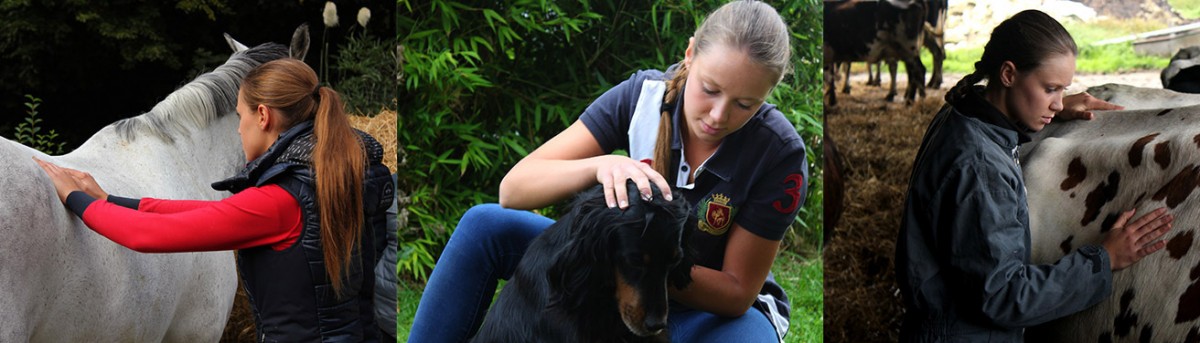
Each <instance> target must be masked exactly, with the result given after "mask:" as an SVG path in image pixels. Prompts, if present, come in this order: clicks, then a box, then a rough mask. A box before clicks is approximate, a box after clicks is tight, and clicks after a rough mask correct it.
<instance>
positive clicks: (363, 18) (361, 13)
mask: <svg viewBox="0 0 1200 343" xmlns="http://www.w3.org/2000/svg"><path fill="white" fill-rule="evenodd" d="M368 21H371V10H369V9H367V8H366V7H363V8H360V9H358V25H361V26H362V27H363V28H366V27H367V22H368Z"/></svg>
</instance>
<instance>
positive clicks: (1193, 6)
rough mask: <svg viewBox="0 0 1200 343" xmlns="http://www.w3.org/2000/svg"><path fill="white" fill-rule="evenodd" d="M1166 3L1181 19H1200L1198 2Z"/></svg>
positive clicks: (1173, 1)
mask: <svg viewBox="0 0 1200 343" xmlns="http://www.w3.org/2000/svg"><path fill="white" fill-rule="evenodd" d="M1167 3H1168V4H1170V5H1171V8H1172V9H1174V10H1175V11H1176V12H1179V15H1181V16H1183V19H1196V18H1200V0H1167Z"/></svg>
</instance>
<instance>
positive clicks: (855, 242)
mask: <svg viewBox="0 0 1200 343" xmlns="http://www.w3.org/2000/svg"><path fill="white" fill-rule="evenodd" d="M959 78H961V75H948V77H947V78H946V82H945V83H944V84H945V86H943V87H942V89H936V90H935V89H928V90H926V97H925V98H923V99H920V100H919V101H917V102H915V103H914V104H913V105H912V106H906V105H905V104H904V103H903V101H902V100H901V99H900V98H901V97H900V96H897V101H896V102H892V103H885V102H884V100H883V99H884V95H886V93H887V89H886V88H884V87H872V86H866V85H865V81H866V75H865V74H864V73H859V74H855V75H854V76H852V77H851V88H852V91H851V94H849V95H846V94H842V93H840V87H839V93H838V106H836V107H826V108H825V120H826V124H825V125H826V126H825V130H826V131H825V132H826V133H828V134H829V135H830V136H832V137H833V139H834V140H835V141H836V142H837V144H838V148H839V149H840V151H841V154H842V155H843V157H844V161H845V165H846V170H845V171H844V178H845V180H846V185H845V189H846V195H845V199H846V201H845V210H844V212H843V214H842V219H841V223H840V225H839V227H837V228H835V229H834V230H835V231H834V238H833V239H832V240H831V243H830V244H829V245H828V247H827V248H826V250H825V256H824V259H825V341H826V342H894V341H896V340H898V339H899V332H900V324H901V319H902V317H901V316H902V313H903V308H902V307H903V306H902V305H901V302H900V301H901V300H900V291H899V289H898V288H897V286H896V282H895V272H894V261H893V259H894V253H895V238H896V234H897V230H898V229H899V225H900V217H901V213H902V207H903V204H904V196H905V192H907V185H908V177H909V173H910V172H911V169H912V162H913V158H915V157H916V153H917V149H918V147H919V146H920V144H921V137H922V136H923V135H924V134H925V129H926V128H927V126H928V124H929V121H930V119H932V118H933V115H934V114H936V112H937V110H938V109H939V108H941V106H942V104H943V100H942V99H943V96H944V95H945V91H946V90H947V89H949V87H950V86H952V85H954V84H955V83H957V82H958V79H959ZM901 82H902V81H901ZM1110 82H1112V83H1127V84H1133V85H1138V86H1142V87H1161V84H1160V83H1159V81H1158V73H1157V72H1143V73H1133V74H1113V75H1077V76H1076V79H1075V81H1074V86H1072V87H1070V89H1076V90H1080V91H1081V90H1083V89H1086V88H1087V87H1089V86H1095V85H1101V84H1105V83H1110ZM884 84H885V86H886V84H887V82H886V80H885V83H884ZM901 84H903V83H901ZM898 91H899V92H900V94H901V95H902V94H903V93H904V87H903V86H900V89H898ZM826 206H829V204H826Z"/></svg>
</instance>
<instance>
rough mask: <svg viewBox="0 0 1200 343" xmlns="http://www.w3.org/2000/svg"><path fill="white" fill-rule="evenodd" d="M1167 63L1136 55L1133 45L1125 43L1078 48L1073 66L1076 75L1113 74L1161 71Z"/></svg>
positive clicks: (1154, 57)
mask: <svg viewBox="0 0 1200 343" xmlns="http://www.w3.org/2000/svg"><path fill="white" fill-rule="evenodd" d="M1169 63H1170V58H1167V57H1158V56H1143V55H1138V54H1137V53H1135V52H1134V51H1133V43H1131V42H1125V43H1118V44H1112V45H1104V46H1095V45H1084V46H1080V47H1079V57H1078V58H1077V59H1076V61H1075V66H1076V72H1078V73H1113V72H1130V71H1137V70H1162V69H1163V68H1166V67H1167V64H1169Z"/></svg>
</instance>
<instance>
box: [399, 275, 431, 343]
mask: <svg viewBox="0 0 1200 343" xmlns="http://www.w3.org/2000/svg"><path fill="white" fill-rule="evenodd" d="M424 291H425V285H424V284H418V283H415V282H412V281H405V280H400V282H399V287H396V307H398V308H397V311H396V341H397V342H407V341H408V332H409V331H411V330H410V329H412V324H413V317H416V316H417V303H419V302H420V301H421V292H424Z"/></svg>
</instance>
